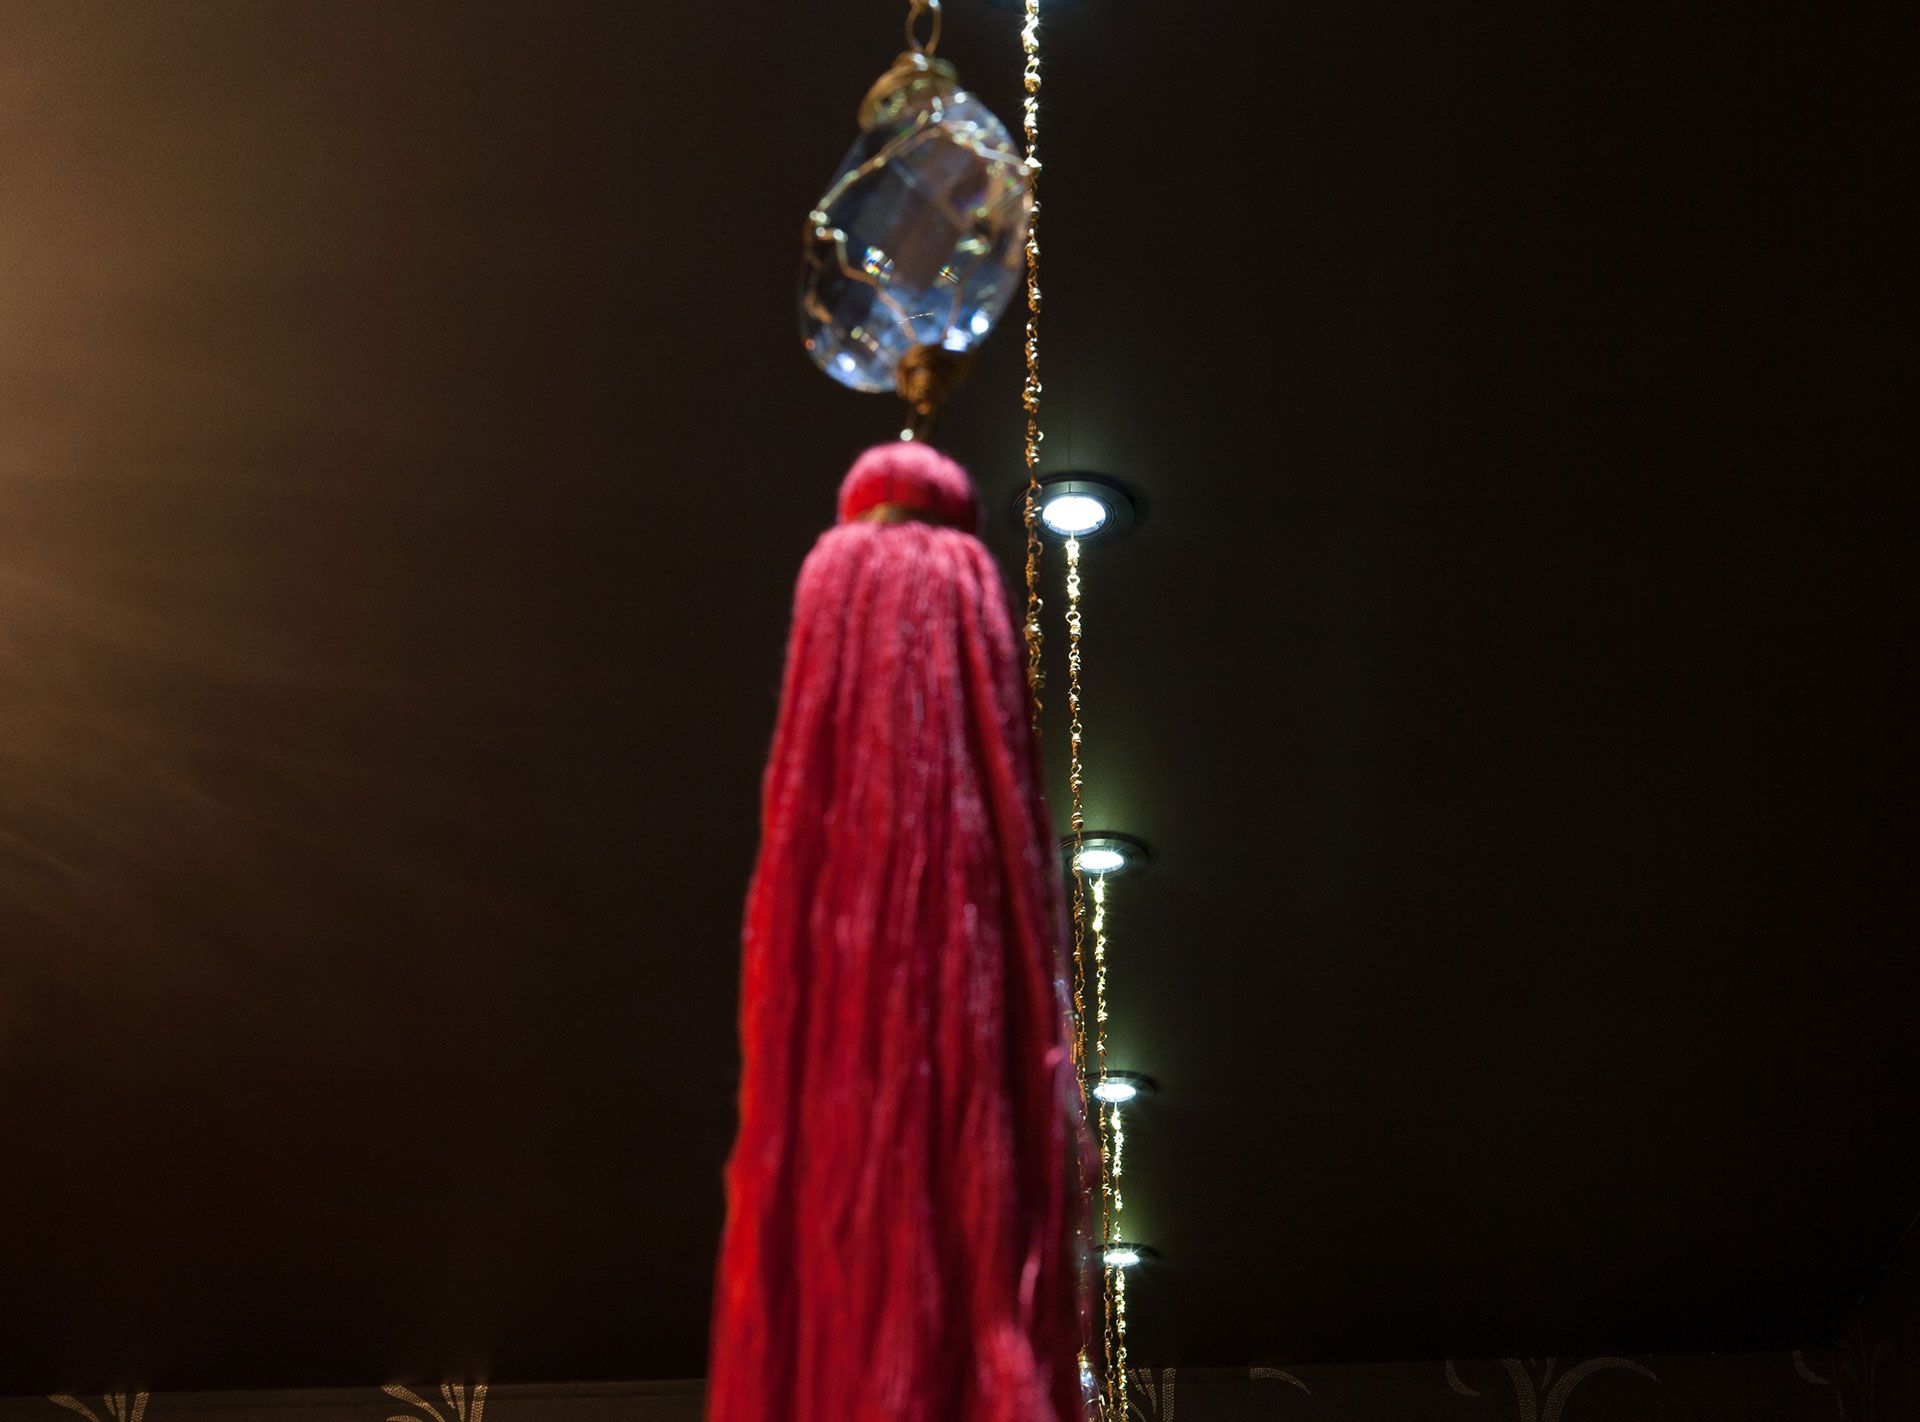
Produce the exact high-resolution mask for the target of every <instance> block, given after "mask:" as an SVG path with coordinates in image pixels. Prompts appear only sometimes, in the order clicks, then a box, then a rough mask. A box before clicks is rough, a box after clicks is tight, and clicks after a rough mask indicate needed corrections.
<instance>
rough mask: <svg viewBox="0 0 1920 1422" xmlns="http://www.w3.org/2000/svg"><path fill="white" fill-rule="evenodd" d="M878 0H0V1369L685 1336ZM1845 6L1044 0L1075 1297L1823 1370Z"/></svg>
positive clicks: (1842, 440) (564, 1372)
mask: <svg viewBox="0 0 1920 1422" xmlns="http://www.w3.org/2000/svg"><path fill="white" fill-rule="evenodd" d="M902 10H903V7H902V6H901V5H899V4H897V3H893V0H863V3H859V4H854V3H836V4H832V5H827V4H807V5H784V6H771V5H760V4H754V5H744V4H740V5H732V6H722V5H698V4H660V3H635V0H622V3H611V2H610V0H609V3H569V4H564V5H555V4H545V3H534V0H520V2H519V3H505V0H485V3H482V0H435V3H422V2H420V0H410V3H404V4H373V3H359V2H357V0H326V3H322V0H297V3H296V0H282V2H281V3H266V0H256V3H209V0H191V3H189V0H169V3H147V4H143V5H132V4H125V3H120V4H110V3H104V0H100V3H85V4H82V3H76V0H11V3H8V4H7V5H6V6H5V7H4V9H0V1133H3V1134H0V1159H4V1161H5V1164H4V1167H0V1220H4V1221H5V1227H4V1235H3V1236H0V1340H3V1341H0V1391H11V1392H34V1391H51V1390H57V1389H62V1388H73V1389H79V1388H82V1387H88V1388H100V1387H105V1386H107V1385H109V1384H127V1383H138V1384H146V1385H151V1386H156V1387H184V1386H222V1385H259V1386H273V1385H298V1384H315V1383H348V1382H352V1383H367V1382H371V1381H384V1380H387V1379H389V1378H391V1377H394V1376H399V1375H415V1376H427V1377H438V1376H441V1375H444V1374H451V1373H456V1372H461V1371H464V1370H470V1369H471V1370H482V1371H484V1372H486V1373H487V1374H489V1375H491V1376H493V1377H495V1378H497V1379H500V1380H506V1381H511V1380H530V1379H570V1378H580V1379H585V1378H613V1377H623V1378H624V1377H647V1376H687V1375H694V1374H698V1373H699V1372H700V1371H701V1370H702V1367H703V1348H704V1343H703V1335H704V1324H705V1313H706V1290H707V1281H708V1273H709V1269H710V1264H711V1257H712V1252H713V1247H714V1242H715V1236H716V1232H717V1229H718V1225H719V1208H720V1200H719V1193H718V1172H719V1168H720V1164H721V1161H722V1158H723V1156H724V1153H725V1150H726V1148H727V1144H728V1140H729V1137H730V1133H731V1129H732V1119H731V1091H732V1079H733V1074H734V1069H735V1050H734V1041H733V1025H732V1009H733V993H734V972H735V964H734V959H735V951H736V946H735V929H736V920H737V914H738V906H739V902H740V898H741V894H742V890H743V886H744V882H745V878H746V874H747V870H748V867H749V863H750V860H751V856H752V852H753V838H754V829H755V813H756V805H755V796H756V782H757V778H758V775H759V771H760V762H761V757H762V754H763V752H764V747H765V743H766V739H767V735H768V731H769V728H770V725H771V717H772V711H773V697H774V691H775V687H776V682H777V677H778V673H779V657H780V650H781V645H782V639H783V636H784V630H785V629H784V626H783V623H784V618H785V613H786V606H787V601H788V598H789V595H790V592H791V588H792V579H793V574H794V571H795V569H796V566H797V564H798V561H799V559H800V557H801V555H802V554H803V553H804V551H805V549H806V548H807V546H808V545H809V543H810V541H811V539H812V538H813V536H814V535H815V533H816V532H817V531H818V530H819V528H821V527H822V526H823V525H824V524H825V522H826V521H827V519H828V517H829V513H830V509H831V503H832V496H833V490H834V485H835V481H836V479H837V477H838V475H839V473H840V471H841V470H842V469H843V468H844V467H845V465H846V464H847V462H848V461H849V460H850V458H851V457H852V455H853V454H854V453H855V452H856V451H857V450H858V449H859V448H860V447H861V446H862V444H863V443H864V442H866V441H869V440H872V439H875V438H878V437H881V436H883V435H885V434H886V433H887V431H888V429H889V427H890V426H892V425H893V424H894V422H895V419H896V412H895V409H894V408H892V405H891V402H888V401H883V400H878V399H873V398H862V397H856V396H853V395H851V394H848V393H846V392H843V391H841V390H840V389H839V388H838V387H835V386H833V385H831V384H829V383H828V382H827V381H826V380H825V379H823V378H822V377H821V376H819V375H818V374H817V373H816V372H815V371H814V370H813V369H812V367H811V366H809V365H808V364H807V362H806V361H805V360H804V358H803V357H802V354H801V352H800V348H799V343H798V340H797V337H796V334H795V331H794V329H793V326H794V318H793V296H792V289H791V288H792V281H793V278H794V275H795V271H796V260H797V259H796V252H797V240H798V233H799V227H800V221H801V217H802V214H803V213H804V212H805V210H806V208H807V207H808V205H809V204H810V202H811V201H812V199H813V198H814V197H815V196H816V194H817V191H818V190H819V189H820V188H821V187H822V186H823V184H824V182H825V180H826V178H827V176H828V174H829V173H830V171H831V170H832V168H833V166H834V164H835V163H836V162H837V161H838V159H839V157H840V154H841V152H842V150H843V149H844V147H845V145H846V143H847V142H848V141H849V139H850V137H851V133H852V114H853V108H854V106H855V103H856V102H857V100H858V99H859V97H860V95H861V94H862V93H863V92H864V90H865V87H866V85H867V83H868V81H869V80H871V79H872V78H873V76H874V75H875V74H876V73H877V72H878V71H879V70H880V69H881V68H882V67H883V66H884V65H885V63H886V62H887V61H888V60H889V59H890V58H891V56H892V54H893V52H894V49H895V48H896V47H897V44H898V37H899V21H900V17H901V12H902ZM1887 14H1888V15H1889V17H1890V18H1888V19H1887V20H1886V21H1885V22H1884V23H1883V24H1882V26H1881V28H1879V29H1878V30H1876V28H1875V22H1873V21H1871V20H1868V19H1863V18H1862V17H1861V16H1860V15H1859V14H1853V13H1850V14H1848V15H1847V17H1846V18H1844V19H1842V18H1841V17H1840V16H1839V15H1838V14H1837V13H1836V12H1835V11H1834V10H1833V9H1832V8H1831V7H1827V6H1822V5H1817V4H1812V3H1807V4H1802V5H1779V6H1765V7H1759V6H1711V7H1710V6H1683V7H1637V8H1636V7H1628V6H1615V5H1604V6H1603V5H1595V6H1585V7H1581V8H1578V9H1573V10H1569V9H1565V8H1563V7H1540V6H1507V7H1493V8H1492V9H1488V8H1487V7H1473V6H1460V5H1450V6H1410V5H1405V4H1385V3H1375V4H1354V3H1340V4H1323V5H1318V6H1291V5H1289V6H1279V5H1273V6H1268V5H1249V4H1245V3H1231V4H1229V3H1225V0H1208V3H1201V2H1200V0H1178V3H1174V0H1154V3H1148V2H1147V0H1093V2H1092V3H1087V4H1083V5H1079V6H1076V7H1073V8H1071V9H1069V10H1068V11H1066V12H1065V13H1063V14H1061V16H1060V18H1059V19H1058V21H1057V23H1055V24H1053V25H1052V26H1051V27H1050V28H1049V32H1048V35H1049V38H1048V43H1049V54H1050V65H1049V71H1048V83H1047V88H1046V111H1045V112H1046V122H1047V130H1046V133H1045V135H1044V140H1043V145H1044V156H1045V157H1046V159H1047V162H1048V167H1047V178H1046V189H1045V191H1046V198H1045V203H1046V208H1045V228H1044V231H1045V244H1046V253H1047V260H1046V268H1045V270H1046V291H1047V296H1048V307H1047V323H1046V334H1045V341H1044V349H1045V362H1046V372H1047V392H1048V416H1047V423H1048V426H1049V428H1050V430H1051V432H1052V439H1051V441H1050V443H1049V444H1048V446H1047V449H1048V452H1049V462H1050V463H1051V465H1052V466H1053V467H1055V468H1068V467H1085V468H1095V469H1100V470H1105V471H1107V472H1109V473H1112V474H1115V475H1119V476H1121V477H1124V478H1126V479H1128V480H1131V481H1134V482H1135V484H1136V485H1137V486H1138V487H1139V488H1140V489H1141V490H1142V491H1143V492H1144V493H1145V494H1146V496H1147V497H1148V498H1149V500H1150V501H1151V505H1152V511H1151V516H1150V517H1149V518H1148V520H1147V521H1146V523H1145V524H1144V526H1143V527H1142V528H1141V529H1140V530H1139V531H1138V532H1137V533H1136V534H1135V536H1134V537H1133V538H1131V539H1130V540H1129V541H1127V542H1125V543H1123V544H1119V545H1116V546H1113V547H1112V548H1110V549H1102V550H1099V551H1098V553H1097V556H1094V555H1090V557H1091V562H1090V567H1089V577H1088V581H1089V611H1088V627H1089V633H1088V638H1089V641H1088V673H1087V676H1088V694H1089V699H1090V711H1089V714H1088V726H1089V757H1090V765H1089V771H1090V782H1091V790H1090V808H1091V816H1092V819H1093V820H1094V821H1095V822H1096V823H1098V824H1101V825H1111V826H1113V827H1117V828H1123V829H1127V830H1131V831H1133V832H1135V833H1137V834H1140V835H1143V836H1144V837H1146V838H1147V839H1148V840H1150V841H1151V842H1152V843H1153V845H1154V847H1155V849H1156V851H1157V856H1158V857H1157V860H1156V862H1155V864H1154V867H1153V869H1152V872H1151V874H1150V875H1149V876H1147V877H1146V878H1144V879H1142V880H1140V881H1138V882H1135V883H1128V884H1125V885H1124V886H1123V887H1122V888H1120V889H1118V890H1117V891H1116V893H1117V905H1116V912H1115V931H1116V943H1115V949H1114V955H1115V956H1114V961H1115V981H1114V1004H1115V1017H1114V1026H1113V1037H1114V1060H1115V1062H1116V1064H1119V1065H1124V1066H1128V1067H1132V1068H1134V1069H1137V1070H1140V1071H1145V1072H1148V1073H1151V1074H1152V1075H1154V1076H1156V1077H1158V1078H1160V1079H1161V1080H1162V1081H1163V1082H1164V1083H1165V1090H1164V1093H1163V1094H1162V1096H1161V1097H1160V1099H1158V1100H1157V1101H1155V1102H1153V1103H1152V1105H1151V1107H1150V1108H1149V1109H1146V1110H1143V1111H1141V1112H1139V1113H1138V1120H1137V1124H1136V1125H1135V1126H1134V1128H1133V1129H1132V1132H1131V1162H1132V1166H1133V1169H1132V1172H1131V1174H1130V1176H1129V1180H1130V1185H1131V1188H1130V1190H1129V1201H1130V1215H1129V1218H1130V1220H1131V1221H1132V1224H1131V1225H1130V1228H1129V1232H1130V1233H1132V1234H1134V1235H1136V1236H1138V1237H1140V1238H1142V1239H1145V1240H1148V1241H1151V1242H1153V1243H1154V1244H1156V1245H1157V1246H1158V1247H1159V1248H1160V1250H1161V1251H1162V1253H1163V1255H1164V1258H1163V1259H1162V1260H1161V1261H1159V1262H1158V1263H1157V1264H1156V1265H1154V1266H1153V1267H1151V1268H1150V1269H1148V1270H1145V1271H1143V1272H1142V1273H1141V1275H1140V1276H1139V1278H1138V1281H1137V1284H1136V1288H1135V1294H1134V1297H1135V1305H1134V1312H1133V1319H1134V1335H1133V1336H1134V1351H1135V1355H1136V1357H1137V1358H1139V1359H1141V1360H1144V1361H1149V1362H1164V1363H1183V1364H1200V1363H1235V1362H1274V1363H1283V1362H1306V1361H1314V1360H1329V1359H1362V1358H1376V1357H1401V1358H1419V1357H1435V1356H1441V1355H1472V1354H1490V1353H1518V1354H1529V1353H1548V1352H1571V1351H1575V1350H1579V1349H1583V1348H1600V1347H1606V1348H1610V1349H1618V1350H1657V1349H1669V1348H1672V1349H1705V1348H1742V1347H1776V1346H1789V1345H1793V1344H1799V1343H1818V1342H1822V1341H1825V1339H1826V1338H1827V1337H1829V1336H1830V1334H1831V1332H1832V1329H1833V1327H1834V1325H1835V1323H1836V1321H1837V1320H1838V1319H1839V1317H1840V1316H1841V1315H1842V1314H1843V1313H1844V1311H1845V1310H1846V1308H1847V1306H1848V1305H1849V1304H1850V1302H1851V1301H1852V1300H1853V1298H1854V1297H1855V1296H1856V1295H1857V1294H1858V1293H1859V1292H1860V1290H1861V1289H1862V1288H1863V1287H1864V1286H1865V1285H1866V1284H1867V1283H1868V1282H1869V1280H1870V1279H1871V1278H1872V1276H1873V1275H1874V1273H1875V1271H1876V1269H1877V1267H1878V1266H1879V1264H1880V1262H1881V1261H1882V1259H1883V1258H1884V1257H1885V1256H1886V1254H1887V1252H1888V1251H1889V1249H1890V1248H1891V1247H1892V1245H1893V1243H1894V1241H1895V1239H1896V1238H1897V1236H1898V1235H1899V1233H1900V1231H1901V1229H1902V1227H1903V1226H1904V1225H1905V1224H1906V1222H1907V1220H1908V1219H1909V1218H1910V1217H1911V1216H1912V1214H1913V1213H1914V1211H1915V1209H1916V1208H1920V1142H1917V1140H1916V1130H1915V1122H1914V1116H1913V1112H1912V1102H1913V1099H1914V1096H1915V1091H1916V1088H1920V1065H1917V1063H1916V1055H1917V1054H1916V1052H1915V1050H1914V1047H1913V1045H1912V1041H1911V1030H1912V1029H1911V1021H1912V1016H1913V1003H1914V994H1915V989H1916V987H1920V981H1917V978H1920V973H1917V972H1916V968H1915V966H1914V958H1913V949H1914V946H1915V939H1916V926H1917V925H1920V907H1917V906H1916V901H1915V876H1914V850H1915V842H1916V834H1915V828H1916V826H1915V804H1916V800H1915V792H1916V780H1917V779H1920V765H1917V764H1916V749H1915V741H1914V738H1913V735H1912V732H1911V729H1910V726H1909V724H1908V723H1909V719H1910V717H1911V714H1912V711H1913V709H1914V707H1913V703H1914V700H1915V659H1914V654H1913V649H1914V646H1915V645H1916V638H1915V631H1916V625H1915V624H1916V620H1917V619H1916V615H1915V614H1916V576H1915V551H1916V550H1915V541H1916V539H1915V530H1916V520H1915V514H1916V511H1917V510H1916V502H1917V501H1920V496H1916V492H1915V484H1914V478H1913V475H1914V464H1915V456H1914V450H1915V445H1916V429H1915V423H1916V422H1915V417H1914V410H1915V390H1916V388H1920V342H1917V341H1916V320H1915V308H1914V304H1913V301H1912V295H1913V293H1912V289H1911V280H1912V242H1913V232H1914V230H1915V225H1916V217H1920V213H1916V199H1915V187H1914V184H1913V181H1912V178H1913V174H1914V172H1915V171H1916V168H1917V167H1920V164H1917V163H1916V156H1917V155H1916V153H1915V147H1916V144H1915V130H1914V125H1913V119H1912V101H1913V96H1914V93H1915V92H1916V82H1915V81H1916V75H1915V72H1914V71H1915V65H1914V59H1913V56H1914V54H1915V47H1914V43H1913V41H1914V39H1915V36H1916V30H1920V21H1916V20H1915V19H1914V17H1913V16H1912V14H1911V13H1910V12H1907V13H1899V12H1897V11H1895V10H1894V9H1893V7H1887ZM1015 23H1016V22H1015V18H1014V17H1013V16H1011V15H1009V14H1008V13H1006V12H1005V11H1002V10H998V9H995V8H992V7H990V6H987V5H985V4H983V3H979V0H953V2H952V4H951V7H950V14H949V18H948V24H947V37H948V38H947V45H946V49H947V52H948V53H949V54H950V55H951V56H952V57H953V58H955V59H956V60H957V61H958V62H959V64H960V66H961V72H962V74H963V75H964V76H966V77H967V78H969V79H970V80H971V81H972V84H973V86H974V87H975V88H976V89H977V90H979V91H980V92H981V93H983V94H984V95H985V96H986V97H987V98H988V100H989V101H990V102H991V103H992V104H994V106H995V107H996V108H997V109H999V111H1000V112H1002V113H1003V114H1005V115H1012V114H1013V113H1014V111H1015V109H1016V107H1017V103H1016V93H1017V91H1016V87H1015V79H1016V72H1017V60H1018V57H1017V44H1016V37H1015ZM1017 366H1018V340H1017V337H1016V336H1015V335H1013V334H1011V333H1010V332H1006V331H1003V332H1002V333H1001V335H1000V336H999V338H998V339H997V340H996V341H995V343H994V345H993V347H992V349H991V351H990V353H989V355H988V356H987V358H986V359H985V360H984V361H983V363H982V364H981V366H980V368H979V369H978V370H977V372H976V374H975V376H974V379H973V381H972V382H971V384H970V385H969V386H968V387H967V388H966V390H965V391H964V393H963V394H962V396H961V397H960V398H959V400H958V401H957V402H956V405H955V408H954V409H953V410H952V412H951V413H950V416H949V420H948V426H947V430H946V432H945V436H946V439H947V441H948V442H949V443H950V445H951V447H952V448H953V449H954V451H955V452H956V453H957V454H959V455H960V456H961V457H962V458H964V459H965V460H967V461H968V462H969V463H970V464H971V466H972V467H973V468H974V470H975V472H976V474H977V476H978V478H979V480H980V482H981V484H982V485H983V487H984V489H985V490H986V491H987V493H988V495H989V497H990V499H991V500H993V501H994V502H995V503H996V506H1004V501H1005V500H1007V499H1009V498H1010V497H1011V491H1012V490H1013V489H1014V487H1015V486H1016V485H1017V483H1018V482H1019V480H1020V473H1019V467H1020V461H1019V419H1018V414H1017V406H1018V395H1017V387H1018V379H1019V374H1018V369H1017ZM995 536H996V538H997V539H998V540H999V543H1000V546H1001V547H1002V548H1003V549H1004V548H1005V547H1007V546H1008V544H1009V543H1010V542H1011V540H1010V539H1008V538H1007V537H1006V536H1005V530H1004V529H998V530H996V535H995ZM1059 749H1060V743H1059V738H1058V736H1057V735H1056V736H1055V737H1054V738H1053V741H1052V751H1053V753H1054V754H1055V755H1056V756H1057V754H1058V752H1059Z"/></svg>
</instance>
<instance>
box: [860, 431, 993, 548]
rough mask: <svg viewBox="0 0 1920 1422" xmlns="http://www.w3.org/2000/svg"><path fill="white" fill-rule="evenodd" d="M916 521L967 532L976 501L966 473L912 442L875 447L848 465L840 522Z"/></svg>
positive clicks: (974, 520)
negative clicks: (865, 520) (850, 466)
mask: <svg viewBox="0 0 1920 1422" xmlns="http://www.w3.org/2000/svg"><path fill="white" fill-rule="evenodd" d="M860 519H869V520H873V521H876V522H883V523H898V522H900V521H902V520H919V521H922V522H926V523H939V524H945V525H947V526H948V527H949V528H958V529H961V530H963V531H964V532H967V533H972V532H974V531H975V530H976V529H978V528H979V527H980V501H979V499H978V498H977V497H976V496H975V494H974V492H973V483H972V481H971V480H969V479H968V478H967V471H966V470H964V469H962V468H961V467H960V466H959V465H958V464H955V463H954V462H953V461H952V460H951V459H949V458H947V456H946V455H944V454H942V453H940V451H939V450H937V449H934V448H933V447H932V446H931V445H927V444H922V443H920V442H918V441H915V440H901V441H898V442H895V443H890V444H882V445H876V446H875V447H874V448H872V449H870V450H868V451H867V452H866V453H865V454H863V455H861V456H860V457H859V458H858V459H856V460H855V461H854V462H853V468H851V469H849V470H848V471H847V477H846V478H845V479H844V480H842V481H841V484H840V522H842V523H853V522H855V521H856V520H860Z"/></svg>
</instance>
